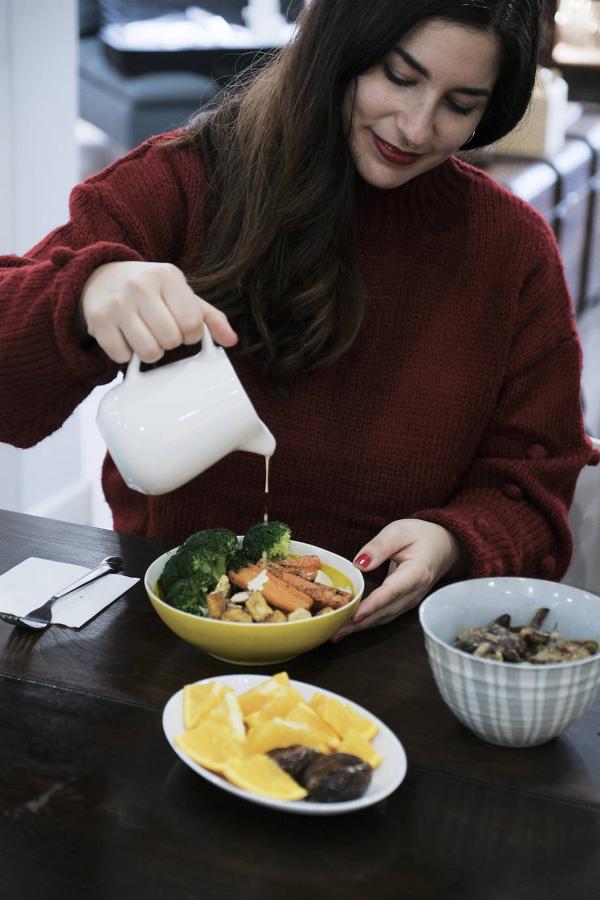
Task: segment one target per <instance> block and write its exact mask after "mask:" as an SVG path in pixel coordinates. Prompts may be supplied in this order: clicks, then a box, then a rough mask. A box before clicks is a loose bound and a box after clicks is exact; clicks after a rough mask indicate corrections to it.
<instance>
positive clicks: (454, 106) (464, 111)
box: [448, 99, 473, 116]
mask: <svg viewBox="0 0 600 900" xmlns="http://www.w3.org/2000/svg"><path fill="white" fill-rule="evenodd" d="M448 106H449V107H450V109H451V110H452V112H455V113H457V114H458V115H459V116H468V115H469V113H472V112H473V109H472V107H470V106H461V105H460V104H459V103H455V102H454V100H450V99H448Z"/></svg>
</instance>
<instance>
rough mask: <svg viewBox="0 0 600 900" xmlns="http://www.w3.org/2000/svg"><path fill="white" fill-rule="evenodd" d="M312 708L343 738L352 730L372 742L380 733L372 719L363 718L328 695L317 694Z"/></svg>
mask: <svg viewBox="0 0 600 900" xmlns="http://www.w3.org/2000/svg"><path fill="white" fill-rule="evenodd" d="M310 706H311V707H312V708H313V709H314V710H315V711H316V712H318V713H319V715H320V716H321V718H323V719H325V721H326V722H328V723H329V725H331V727H332V728H333V729H334V730H335V731H336V732H337V733H338V734H339V736H340V737H341V738H343V737H344V736H345V735H346V733H347V732H348V731H350V729H352V730H354V731H358V732H360V734H362V736H363V737H364V738H366V739H367V740H368V741H370V740H371V739H372V738H374V737H375V735H376V734H377V732H378V730H379V729H378V727H377V725H376V724H375V722H373V721H372V720H371V719H367V718H366V716H361V715H360V713H357V712H355V710H353V709H352V708H351V707H350V706H348V705H347V704H346V703H342V702H341V701H340V700H336V698H335V697H329V696H327V695H326V694H319V693H317V694H315V695H314V696H313V698H312V700H311V702H310Z"/></svg>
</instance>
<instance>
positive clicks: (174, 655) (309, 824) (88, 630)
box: [0, 511, 600, 900]
mask: <svg viewBox="0 0 600 900" xmlns="http://www.w3.org/2000/svg"><path fill="white" fill-rule="evenodd" d="M0 534H1V536H2V537H1V539H0V571H1V572H3V571H6V570H7V569H9V568H11V567H12V566H14V565H16V564H17V563H19V562H21V560H23V559H25V558H26V557H28V556H41V557H46V558H49V559H56V560H61V561H64V562H73V563H78V564H81V565H88V566H92V565H93V564H94V563H95V562H96V561H97V560H98V559H99V558H101V557H103V556H106V555H110V554H119V555H121V556H122V557H123V558H124V560H125V572H126V573H127V574H129V575H137V576H142V575H143V573H144V571H145V569H146V567H147V565H148V564H149V563H150V562H151V561H152V559H154V558H155V557H156V556H157V555H158V554H159V553H161V552H162V551H163V550H164V549H166V548H165V547H163V546H162V545H161V544H158V543H156V542H151V541H147V540H143V539H141V538H137V537H134V536H131V535H123V534H117V533H115V532H111V531H104V530H101V529H96V528H86V527H81V526H77V525H72V524H67V523H63V522H54V521H49V520H46V519H38V518H34V517H30V516H24V515H20V514H16V513H8V512H1V511H0ZM0 648H1V649H0V654H1V656H0V714H1V738H0V785H1V791H0V813H1V815H0V897H1V898H2V900H38V898H39V900H55V898H56V900H71V898H73V900H87V898H107V900H108V898H110V900H120V898H125V897H127V898H132V897H133V898H136V897H143V898H145V900H148V898H150V900H152V898H161V900H162V898H164V900H187V898H190V900H191V898H194V900H196V898H201V900H210V898H219V900H233V898H236V900H238V898H256V900H270V898H273V900H275V898H277V900H281V898H282V897H284V898H285V900H295V898H302V900H306V898H307V897H312V898H328V900H330V898H331V900H337V898H340V900H341V898H344V900H349V898H357V900H363V898H368V897H373V898H378V900H383V898H390V900H391V898H394V900H396V898H407V900H421V898H423V900H424V898H428V900H429V898H431V900H454V898H456V900H458V898H460V900H509V898H510V900H525V898H528V900H542V898H543V900H554V898H556V900H566V898H577V900H598V898H599V897H600V735H599V732H600V698H599V699H598V700H597V701H596V702H595V704H594V705H593V706H592V707H591V708H590V709H589V710H588V711H587V713H586V714H585V716H584V717H583V718H582V719H581V720H580V721H579V722H577V723H575V724H574V725H573V726H571V727H570V728H569V729H568V730H567V731H566V732H565V734H564V735H563V736H562V737H561V738H559V739H557V740H555V741H553V742H551V743H549V744H547V745H546V746H544V747H539V748H535V749H530V750H510V749H504V748H499V747H494V746H492V745H488V744H486V743H484V742H482V741H480V740H479V739H477V738H476V737H475V736H474V735H472V734H471V733H470V732H469V731H468V730H467V729H465V728H463V726H462V725H460V723H459V722H458V721H457V720H456V719H455V718H454V717H453V716H452V714H451V713H450V712H449V711H448V710H447V708H446V707H445V705H444V704H443V702H442V700H441V699H440V697H439V694H438V692H437V689H436V687H435V685H434V682H433V679H432V676H431V673H430V671H429V667H428V663H427V659H426V655H425V650H424V645H423V638H422V634H421V631H420V627H419V624H418V620H417V617H416V615H415V614H414V613H412V614H409V615H407V616H405V617H403V618H402V619H400V620H398V621H397V622H395V623H392V624H391V625H387V626H385V627H384V628H381V629H375V630H373V631H371V632H364V633H362V634H360V635H356V636H353V637H352V638H349V639H347V640H346V641H344V642H342V643H341V644H339V645H333V644H328V645H326V646H324V647H321V648H318V649H317V650H314V651H312V652H311V653H309V654H306V655H305V656H303V657H300V658H298V659H296V660H292V661H290V662H288V663H286V664H285V665H284V666H281V665H280V666H277V667H270V668H269V667H265V668H264V669H261V670H259V671H261V672H263V673H264V674H272V673H273V672H274V671H276V670H278V669H281V668H286V669H287V671H288V672H289V673H290V676H291V677H292V678H297V679H300V680H302V681H307V682H310V683H313V684H316V685H319V686H322V687H324V688H328V689H330V690H333V691H336V692H339V693H342V694H344V695H346V696H348V697H349V698H351V699H353V700H355V701H356V702H358V703H360V704H363V705H364V706H366V707H368V708H369V709H370V710H371V711H372V712H373V713H374V714H375V715H377V716H379V717H380V718H381V719H383V720H384V721H385V722H386V723H387V724H388V725H389V726H390V727H391V728H392V729H393V730H394V731H395V732H396V734H397V735H398V736H399V738H400V740H401V741H402V743H403V744H404V747H405V749H406V752H407V755H408V760H409V770H408V775H407V777H406V779H405V781H404V782H403V784H402V785H401V786H400V787H399V788H398V790H397V791H396V792H395V793H394V794H392V795H391V796H390V797H389V798H388V799H387V800H385V801H383V802H382V803H380V804H378V805H376V806H373V807H370V808H368V809H365V810H362V811H360V812H356V813H353V814H349V815H342V816H325V817H307V816H296V815H289V814H284V813H281V812H276V811H273V810H270V809H266V808H264V807H261V806H258V805H255V804H253V803H250V802H244V801H241V800H239V799H237V798H236V797H233V796H231V795H229V794H227V793H226V792H224V791H221V790H219V789H218V788H216V787H214V786H213V785H212V784H210V783H208V782H206V781H204V780H203V779H201V778H199V777H198V776H197V775H195V774H194V773H193V772H192V771H191V770H190V769H188V768H187V767H186V766H185V765H184V764H183V763H182V762H181V761H180V760H179V759H178V758H177V757H176V756H175V755H174V754H173V752H172V750H171V748H170V747H169V745H168V744H167V742H166V740H165V738H164V736H163V732H162V727H161V712H162V708H163V705H164V703H165V701H166V700H167V699H168V698H169V696H170V695H171V694H172V693H174V692H175V691H177V690H178V689H179V688H180V687H181V686H182V685H183V684H185V683H186V682H189V681H193V680H196V679H199V678H204V677H208V676H211V675H218V674H225V673H228V672H236V671H239V670H238V669H237V668H236V667H234V666H228V665H227V664H224V663H221V662H219V661H218V660H214V659H212V658H211V657H210V656H207V655H206V654H204V653H202V652H201V651H199V650H197V649H195V648H194V647H191V646H189V645H187V644H185V643H184V642H183V641H181V640H179V639H178V638H176V637H175V635H173V634H172V633H171V632H170V631H169V630H168V629H167V628H166V626H164V625H163V624H162V622H161V621H160V620H159V619H158V617H157V616H156V614H155V613H154V611H153V610H152V608H151V606H150V604H149V602H148V600H147V598H146V595H145V592H144V588H143V584H142V583H141V582H140V583H139V584H138V585H136V586H135V587H134V588H133V589H132V590H130V591H129V592H128V593H127V594H126V595H125V596H124V597H123V598H121V599H120V600H118V601H117V602H116V603H114V604H113V605H112V606H111V607H109V609H107V610H106V611H104V612H103V613H102V614H101V615H99V616H98V617H97V618H96V619H95V620H93V621H92V622H90V623H89V624H88V625H86V626H85V627H83V628H82V629H80V630H71V629H67V628H61V627H58V626H54V627H52V628H50V629H49V630H48V631H46V632H44V633H43V634H41V635H34V634H32V635H30V634H29V633H23V632H22V631H20V630H18V629H14V628H13V627H12V626H10V625H7V624H5V623H4V622H1V621H0Z"/></svg>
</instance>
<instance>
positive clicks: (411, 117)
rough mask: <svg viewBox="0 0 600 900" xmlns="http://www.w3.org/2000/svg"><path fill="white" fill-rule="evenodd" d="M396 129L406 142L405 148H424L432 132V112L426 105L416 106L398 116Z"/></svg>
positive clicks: (428, 142) (427, 144)
mask: <svg viewBox="0 0 600 900" xmlns="http://www.w3.org/2000/svg"><path fill="white" fill-rule="evenodd" d="M398 129H399V131H400V133H401V134H402V136H403V137H404V140H405V141H406V143H407V147H406V148H405V149H406V150H412V149H415V150H420V149H422V148H426V147H428V146H429V144H430V141H431V136H432V134H433V113H432V111H431V110H430V109H428V108H427V107H424V106H416V107H414V108H413V109H411V110H410V111H409V112H407V113H405V114H404V115H402V117H400V116H399V117H398Z"/></svg>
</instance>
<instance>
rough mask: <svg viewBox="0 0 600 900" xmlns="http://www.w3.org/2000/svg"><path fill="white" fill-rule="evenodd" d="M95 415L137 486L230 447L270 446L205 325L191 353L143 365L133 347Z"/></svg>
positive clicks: (182, 472)
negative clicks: (148, 366)
mask: <svg viewBox="0 0 600 900" xmlns="http://www.w3.org/2000/svg"><path fill="white" fill-rule="evenodd" d="M97 422H98V427H99V429H100V432H101V434H102V437H103V438H104V441H105V442H106V446H107V448H108V451H109V453H110V455H111V457H112V458H113V460H114V463H115V465H116V467H117V469H118V470H119V472H120V473H121V475H122V476H123V479H124V481H125V482H126V484H128V485H129V487H131V488H134V489H135V490H136V491H140V492H141V493H142V494H166V493H168V492H169V491H173V490H175V489H176V488H178V487H181V486H182V485H183V484H186V483H187V482H188V481H191V479H192V478H195V477H196V475H199V474H200V473H201V472H204V470H205V469H208V468H209V466H212V465H213V463H216V462H217V461H218V460H220V459H222V458H223V457H224V456H226V455H227V454H228V453H231V451H232V450H248V451H250V452H252V453H260V454H261V455H263V456H271V455H272V454H273V452H274V450H275V439H274V437H273V435H272V434H271V432H270V431H269V430H268V429H267V427H266V426H265V425H264V424H263V422H261V420H260V419H259V418H258V415H257V413H256V410H255V409H254V407H253V406H252V403H251V402H250V398H249V397H248V395H247V394H246V392H245V390H244V388H243V387H242V385H241V383H240V380H239V378H238V377H237V375H236V373H235V371H234V368H233V366H232V365H231V363H230V361H229V359H228V358H227V354H226V353H225V350H223V348H222V347H217V346H215V344H214V343H213V340H212V338H211V336H210V333H209V331H208V328H205V329H204V336H203V338H202V349H201V350H200V352H199V353H197V354H196V355H195V356H192V357H190V358H188V359H183V360H179V361H178V362H174V363H168V364H166V365H164V366H161V367H160V368H157V369H151V370H149V371H147V372H140V360H139V357H138V356H136V355H134V356H133V358H132V360H131V362H130V363H129V365H128V367H127V372H126V373H125V378H124V379H123V381H122V382H121V383H120V384H118V385H117V386H116V387H114V388H112V389H111V390H110V391H108V392H107V393H106V394H105V395H104V397H103V398H102V400H101V402H100V406H99V407H98V414H97Z"/></svg>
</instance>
